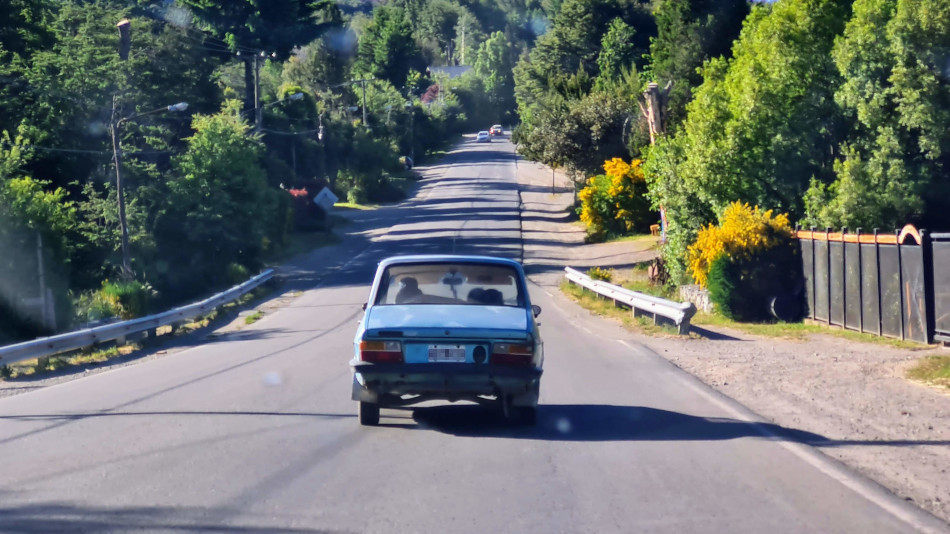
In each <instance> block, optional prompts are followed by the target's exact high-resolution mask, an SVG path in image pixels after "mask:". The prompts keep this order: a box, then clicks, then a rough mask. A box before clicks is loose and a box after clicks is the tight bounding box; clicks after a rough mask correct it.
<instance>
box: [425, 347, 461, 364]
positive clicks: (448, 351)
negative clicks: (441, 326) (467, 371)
mask: <svg viewBox="0 0 950 534" xmlns="http://www.w3.org/2000/svg"><path fill="white" fill-rule="evenodd" d="M429 361H430V362H464V361H465V347H464V346H462V345H429Z"/></svg>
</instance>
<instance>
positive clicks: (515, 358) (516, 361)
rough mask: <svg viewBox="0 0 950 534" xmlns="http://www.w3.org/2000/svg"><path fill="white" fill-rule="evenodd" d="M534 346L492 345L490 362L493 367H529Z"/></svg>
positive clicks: (523, 344) (514, 344)
mask: <svg viewBox="0 0 950 534" xmlns="http://www.w3.org/2000/svg"><path fill="white" fill-rule="evenodd" d="M532 356H534V345H533V344H526V343H495V344H494V345H492V350H491V360H490V361H489V363H491V364H494V365H523V366H527V365H531V358H532Z"/></svg>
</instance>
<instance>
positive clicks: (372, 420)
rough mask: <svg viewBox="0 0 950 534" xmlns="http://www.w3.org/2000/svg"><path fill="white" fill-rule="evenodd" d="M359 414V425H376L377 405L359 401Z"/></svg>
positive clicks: (377, 417) (377, 416)
mask: <svg viewBox="0 0 950 534" xmlns="http://www.w3.org/2000/svg"><path fill="white" fill-rule="evenodd" d="M359 415H360V424H361V425H363V426H376V425H378V424H379V405H378V404H374V403H372V402H363V401H360V411H359Z"/></svg>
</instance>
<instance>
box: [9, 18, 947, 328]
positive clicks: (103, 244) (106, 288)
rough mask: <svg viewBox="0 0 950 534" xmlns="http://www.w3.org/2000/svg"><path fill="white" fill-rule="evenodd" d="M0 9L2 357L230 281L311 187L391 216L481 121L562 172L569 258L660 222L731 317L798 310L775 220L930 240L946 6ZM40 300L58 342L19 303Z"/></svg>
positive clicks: (690, 276) (939, 165)
mask: <svg viewBox="0 0 950 534" xmlns="http://www.w3.org/2000/svg"><path fill="white" fill-rule="evenodd" d="M7 11H9V13H10V16H9V17H6V18H3V20H0V81H2V82H3V83H0V104H2V105H0V248H2V250H4V251H5V253H4V255H3V256H2V258H0V269H2V271H3V272H4V275H3V276H2V277H0V312H2V314H3V316H4V317H5V320H3V321H0V343H9V342H12V341H16V340H22V339H28V338H31V337H35V336H38V335H43V334H49V333H51V332H52V331H53V330H56V331H63V330H68V329H71V328H74V327H76V326H78V325H82V324H87V323H90V322H94V321H97V320H102V319H106V318H109V317H114V316H120V317H129V316H137V315H141V314H143V313H149V312H152V311H156V310H159V309H163V308H166V307H168V306H170V305H174V304H179V303H182V302H184V301H187V300H189V299H194V298H196V297H198V296H200V295H205V294H208V293H209V292H212V291H214V290H217V289H220V288H222V287H227V286H229V285H232V284H234V283H236V282H238V281H240V280H241V279H242V277H243V278H246V277H247V276H248V275H250V274H252V273H256V272H258V271H259V270H260V269H261V268H262V267H263V266H264V265H266V263H267V262H269V261H274V260H273V258H282V257H287V255H288V254H291V255H292V253H294V252H296V251H297V250H299V248H298V247H299V246H301V243H305V242H306V241H307V239H309V238H305V239H303V240H301V239H297V238H295V236H296V235H297V234H300V233H307V232H310V233H321V232H325V230H326V223H325V220H324V214H323V212H322V211H321V210H320V208H318V207H317V206H316V205H315V204H314V203H313V199H314V197H315V195H316V194H317V193H319V192H320V191H321V190H322V189H323V188H324V187H327V188H329V189H330V190H332V191H333V192H334V193H335V194H336V196H337V197H338V198H339V199H340V201H341V202H345V203H347V205H351V206H373V205H378V204H380V203H385V202H392V201H397V200H399V199H401V198H403V197H404V196H405V194H406V191H408V190H409V189H410V188H411V187H412V186H413V175H412V173H411V171H409V170H408V169H407V167H408V166H409V165H407V164H408V163H409V160H412V163H419V162H423V161H425V159H426V157H427V156H432V155H437V154H439V153H440V151H443V150H445V149H446V147H447V145H448V143H450V142H451V141H452V140H453V139H457V138H458V136H459V135H460V134H462V133H464V132H471V131H475V130H480V129H484V128H486V127H487V126H488V125H490V124H493V123H501V124H505V125H514V126H515V127H514V131H513V135H512V139H513V141H514V142H515V143H516V144H517V147H518V151H519V152H520V153H521V154H522V155H524V156H525V157H527V158H529V159H532V160H535V161H539V162H542V163H544V164H547V165H549V166H550V167H552V168H553V169H556V170H562V171H564V172H566V173H567V175H568V176H569V177H570V178H571V181H572V183H573V189H574V193H575V195H576V197H575V198H576V206H575V209H576V213H577V215H578V216H579V218H580V220H581V224H583V225H584V226H585V227H586V229H587V234H588V239H589V240H590V241H592V242H596V241H608V240H614V239H618V238H623V237H625V236H630V235H639V234H648V233H650V232H651V229H652V228H654V227H657V226H661V227H662V228H663V233H664V236H665V242H664V243H663V246H662V257H663V260H664V261H663V266H664V269H665V272H664V274H663V276H662V278H663V280H664V282H663V283H664V285H668V286H670V288H671V290H672V288H675V287H676V286H680V285H684V284H693V283H697V284H699V285H702V286H704V287H707V288H708V289H709V290H710V292H711V293H712V294H713V295H714V300H716V303H717V306H718V308H719V310H720V312H721V313H723V314H726V315H728V316H730V317H733V318H735V319H736V320H741V321H771V320H772V318H771V317H769V316H767V314H766V313H765V312H763V309H764V308H763V307H762V306H761V303H762V301H763V299H765V298H767V297H769V296H770V295H774V294H775V293H776V292H778V291H785V292H786V293H787V292H788V291H791V290H792V289H790V288H793V286H794V284H792V285H790V284H791V282H790V281H789V280H790V278H794V277H795V276H796V274H795V273H793V272H792V273H784V272H783V273H782V274H781V276H771V277H765V276H762V274H763V273H767V272H769V271H770V269H771V267H773V266H779V265H792V264H794V263H795V261H791V259H790V258H792V257H794V255H795V251H794V250H793V247H791V246H790V243H791V242H792V240H791V238H790V235H791V233H792V230H793V229H794V228H795V227H796V226H804V227H808V226H817V227H822V228H824V227H833V228H841V227H849V228H852V229H854V228H858V227H860V228H864V229H865V230H869V229H873V228H881V229H884V230H889V229H893V228H897V227H901V226H903V225H904V224H905V223H915V224H917V225H918V226H919V227H923V228H927V229H929V230H931V231H941V230H948V229H950V179H948V170H947V169H948V168H950V130H948V129H947V128H946V127H945V125H946V124H947V123H948V122H950V74H948V72H947V69H946V65H945V63H946V62H945V61H944V60H943V59H941V58H946V57H947V55H948V54H950V37H948V35H950V32H948V31H947V28H950V4H948V3H947V2H946V1H944V0H848V1H839V0H777V1H775V2H759V1H750V0H723V1H718V2H709V1H706V0H557V1H548V0H516V1H506V2H493V1H488V0H429V1H422V0H381V1H370V0H317V1H309V0H307V1H304V0H274V1H272V2H266V3H248V2H244V3H241V2H239V3H237V4H235V3H234V2H223V1H208V0H200V1H199V0H177V1H175V2H149V1H146V0H118V1H114V2H81V1H78V0H68V1H55V2H54V1H52V0H14V2H13V3H12V4H11V6H10V9H8V10H7ZM120 21H127V22H128V24H125V23H122V25H120V26H119V27H120V28H123V30H122V31H126V30H127V33H126V34H124V35H125V36H126V37H124V38H123V39H120V36H119V32H117V30H116V29H117V26H116V24H117V23H119V22H120ZM182 103H187V106H184V105H181V104H182ZM648 117H654V120H652V121H651V120H650V119H649V118H648ZM113 134H114V135H113ZM113 139H114V140H115V143H113ZM117 156H119V157H117ZM407 158H408V159H407ZM118 176H121V193H122V200H123V201H122V202H121V203H120V202H119V192H120V191H119V189H118V188H117V185H116V184H117V183H118V182H119V180H118V179H117V178H118ZM120 204H121V209H120ZM737 221H738V222H737ZM317 241H318V242H319V239H317ZM38 250H39V254H37V251H38ZM41 267H42V268H41ZM41 270H42V272H43V273H44V276H43V277H40V276H38V273H39V272H40V271H41ZM786 274H787V275H788V276H787V277H786V276H785V275H786ZM41 288H42V291H45V290H49V292H50V293H51V294H52V300H53V302H54V306H53V309H54V310H55V328H54V325H53V324H51V323H52V321H49V320H48V318H47V320H45V321H43V320H40V319H39V318H38V317H37V315H38V314H37V310H36V309H35V308H36V306H34V305H28V304H26V303H27V302H30V301H35V300H36V299H37V296H38V295H39V294H40V293H41ZM790 298H792V299H793V300H794V299H798V300H801V299H800V298H799V297H796V296H792V297H790ZM786 304H788V306H785V307H784V308H785V309H786V310H787V311H788V314H787V315H788V317H790V316H792V315H794V312H795V308H796V303H795V302H790V303H786ZM799 308H800V306H799ZM788 317H784V318H788Z"/></svg>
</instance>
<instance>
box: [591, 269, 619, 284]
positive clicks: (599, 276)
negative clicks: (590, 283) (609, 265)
mask: <svg viewBox="0 0 950 534" xmlns="http://www.w3.org/2000/svg"><path fill="white" fill-rule="evenodd" d="M587 276H589V277H591V279H593V280H603V281H604V282H610V281H611V280H613V273H612V272H611V271H610V269H603V268H601V267H591V268H590V269H588V271H587Z"/></svg>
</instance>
